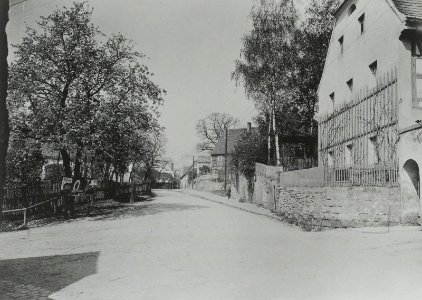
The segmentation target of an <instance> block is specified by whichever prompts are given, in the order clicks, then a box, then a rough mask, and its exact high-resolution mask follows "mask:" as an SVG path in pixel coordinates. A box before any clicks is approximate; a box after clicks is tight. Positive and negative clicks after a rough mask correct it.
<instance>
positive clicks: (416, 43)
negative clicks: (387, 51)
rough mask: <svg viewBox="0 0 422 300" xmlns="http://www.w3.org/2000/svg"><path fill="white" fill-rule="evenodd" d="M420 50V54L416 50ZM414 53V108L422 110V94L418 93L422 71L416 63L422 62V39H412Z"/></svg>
mask: <svg viewBox="0 0 422 300" xmlns="http://www.w3.org/2000/svg"><path fill="white" fill-rule="evenodd" d="M416 50H419V54H418V53H417V52H416ZM411 52H412V53H411V54H412V108H414V109H421V110H422V95H420V96H419V95H418V94H417V93H418V89H417V81H418V79H421V80H422V71H421V73H417V69H416V65H417V61H418V60H421V62H422V40H412V45H411Z"/></svg>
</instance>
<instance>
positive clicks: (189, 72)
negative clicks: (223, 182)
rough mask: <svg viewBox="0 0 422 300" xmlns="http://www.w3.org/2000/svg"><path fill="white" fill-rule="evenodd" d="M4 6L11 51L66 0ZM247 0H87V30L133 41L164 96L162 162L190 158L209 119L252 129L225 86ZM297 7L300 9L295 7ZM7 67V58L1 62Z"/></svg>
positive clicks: (250, 110)
mask: <svg viewBox="0 0 422 300" xmlns="http://www.w3.org/2000/svg"><path fill="white" fill-rule="evenodd" d="M21 1H23V0H10V3H11V5H13V4H15V3H16V5H13V6H11V9H10V11H9V16H10V21H9V24H8V27H7V32H8V39H9V44H16V43H19V42H20V41H21V39H22V37H23V35H24V33H25V27H26V26H30V27H33V26H34V24H35V21H36V20H38V19H39V17H40V16H46V15H48V14H50V13H51V12H52V11H53V10H54V9H56V8H62V7H63V6H68V7H69V6H71V5H72V3H73V2H74V0H26V1H24V2H22V3H20V2H21ZM253 1H254V0H88V1H87V3H88V4H89V5H90V6H91V7H92V8H93V9H94V13H93V22H94V24H96V25H97V26H98V27H99V28H100V30H101V31H103V32H104V33H106V34H111V33H117V32H121V33H124V34H125V35H126V36H127V37H129V38H130V39H132V40H133V41H134V44H135V47H136V49H137V50H138V51H139V52H142V53H143V54H145V55H146V58H145V59H144V60H143V61H142V63H144V64H145V65H147V66H148V67H149V68H150V70H151V71H152V72H153V73H154V77H153V81H154V82H156V83H157V84H158V85H159V86H160V87H161V88H163V89H165V90H166V91H167V94H166V96H165V103H164V105H163V107H162V108H161V116H160V124H161V125H162V126H164V127H165V133H166V137H167V140H168V142H167V156H169V157H171V158H173V159H174V160H178V159H180V158H181V157H183V156H185V155H192V154H193V152H194V149H195V145H196V143H198V142H199V141H200V140H199V138H198V136H197V134H196V132H195V123H196V121H197V120H198V119H200V118H204V117H205V116H207V115H208V114H210V113H212V112H225V113H229V114H231V115H233V116H234V117H236V118H238V119H239V120H240V127H246V123H247V122H250V121H253V120H252V118H253V116H254V115H255V113H256V111H255V108H254V106H253V104H252V102H251V101H250V100H248V99H247V98H246V96H245V94H244V90H243V86H236V83H235V82H234V81H233V80H232V79H231V72H232V71H233V70H234V61H235V60H236V59H238V58H240V51H241V48H242V36H244V35H245V34H246V33H247V32H248V31H249V30H250V29H251V22H250V20H249V18H248V16H249V13H250V10H251V8H252V4H253ZM299 2H301V1H299ZM11 51H13V50H11ZM9 59H10V60H13V54H11V55H10V56H9Z"/></svg>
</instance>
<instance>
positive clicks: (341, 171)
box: [324, 166, 399, 187]
mask: <svg viewBox="0 0 422 300" xmlns="http://www.w3.org/2000/svg"><path fill="white" fill-rule="evenodd" d="M324 182H325V185H327V186H372V187H376V186H379V187H385V186H389V187H395V186H398V185H399V170H398V168H395V167H387V166H374V167H356V166H352V167H348V168H325V169H324Z"/></svg>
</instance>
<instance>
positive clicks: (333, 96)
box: [329, 92, 336, 109]
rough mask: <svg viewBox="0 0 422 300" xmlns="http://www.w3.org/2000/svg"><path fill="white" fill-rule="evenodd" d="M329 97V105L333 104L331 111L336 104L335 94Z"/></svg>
mask: <svg viewBox="0 0 422 300" xmlns="http://www.w3.org/2000/svg"><path fill="white" fill-rule="evenodd" d="M329 97H330V100H331V103H332V104H333V109H334V107H335V103H336V93H335V92H332V93H331V94H330V96H329Z"/></svg>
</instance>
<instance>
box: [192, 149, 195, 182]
mask: <svg viewBox="0 0 422 300" xmlns="http://www.w3.org/2000/svg"><path fill="white" fill-rule="evenodd" d="M194 176H195V156H192V189H193V179H194V178H193V177H194Z"/></svg>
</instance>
